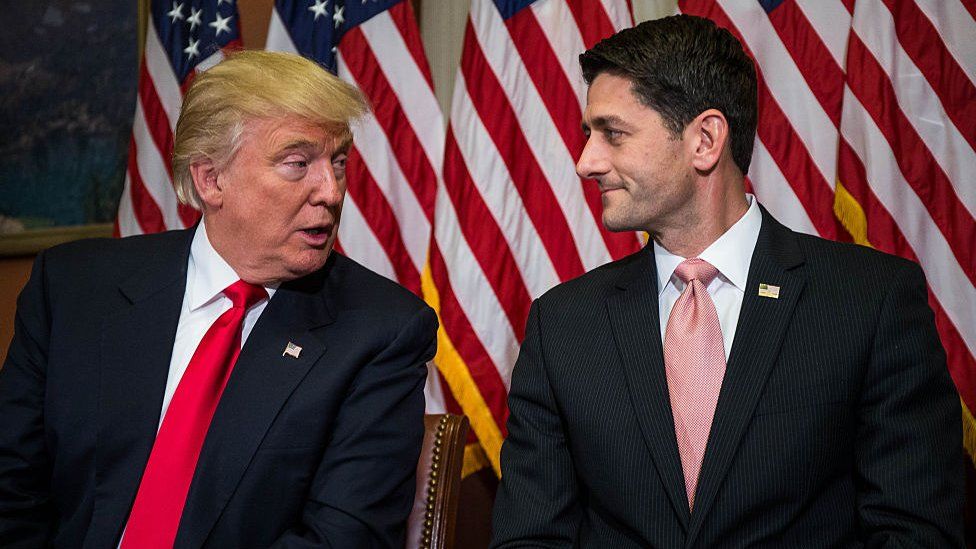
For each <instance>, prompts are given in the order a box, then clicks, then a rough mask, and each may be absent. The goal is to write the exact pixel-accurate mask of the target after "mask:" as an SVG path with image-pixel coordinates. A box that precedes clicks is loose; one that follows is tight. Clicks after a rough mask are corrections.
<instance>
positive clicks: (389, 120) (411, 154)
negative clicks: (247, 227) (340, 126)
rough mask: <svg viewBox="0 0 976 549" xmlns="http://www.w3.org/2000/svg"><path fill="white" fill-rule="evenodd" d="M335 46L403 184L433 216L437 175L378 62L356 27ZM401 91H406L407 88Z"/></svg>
mask: <svg viewBox="0 0 976 549" xmlns="http://www.w3.org/2000/svg"><path fill="white" fill-rule="evenodd" d="M339 49H340V50H341V52H342V58H343V60H345V62H346V66H347V68H348V69H349V72H350V73H352V76H353V78H354V79H355V80H356V83H357V84H359V87H360V89H362V90H363V91H364V92H365V93H366V95H367V96H368V97H369V100H370V103H372V105H373V114H374V115H375V116H376V121H377V122H378V123H379V125H380V127H382V128H383V133H385V134H386V136H387V139H388V140H389V142H390V148H391V150H392V151H393V155H394V157H395V158H396V160H397V164H399V165H400V170H401V171H402V172H403V175H404V176H405V177H406V179H407V183H408V184H409V185H410V188H411V189H413V193H414V195H415V196H416V197H417V201H418V202H420V205H421V207H422V208H423V210H424V214H425V215H426V216H427V219H428V220H431V219H433V217H434V197H435V196H436V193H437V187H436V185H437V176H436V175H435V173H434V168H433V167H432V166H431V165H430V163H429V162H428V160H427V156H426V155H425V154H424V152H423V151H424V149H423V146H422V145H421V144H420V139H419V138H418V136H417V133H416V131H415V128H413V127H412V126H411V125H410V123H409V120H408V119H407V116H406V114H405V113H404V112H403V106H402V105H401V104H400V100H399V98H398V97H397V95H396V93H395V92H394V90H393V88H392V87H391V86H390V82H389V81H388V80H387V79H386V75H385V74H384V73H383V71H382V70H381V69H380V64H379V62H378V61H377V60H376V56H375V55H374V54H373V50H372V48H371V47H370V45H369V42H368V41H367V40H366V36H365V35H364V34H363V31H362V30H361V29H360V28H359V27H355V28H353V29H351V30H350V31H349V32H347V33H346V34H345V36H343V39H342V43H341V44H340V45H339ZM401 91H402V92H404V93H409V92H410V90H401ZM431 93H433V92H431Z"/></svg>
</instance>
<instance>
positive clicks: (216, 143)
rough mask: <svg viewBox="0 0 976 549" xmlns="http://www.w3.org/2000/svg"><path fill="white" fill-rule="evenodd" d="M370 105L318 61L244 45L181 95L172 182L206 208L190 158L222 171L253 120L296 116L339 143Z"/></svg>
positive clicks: (188, 199)
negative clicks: (243, 47)
mask: <svg viewBox="0 0 976 549" xmlns="http://www.w3.org/2000/svg"><path fill="white" fill-rule="evenodd" d="M368 111H369V106H368V105H367V103H366V100H365V98H364V97H363V95H362V93H361V92H360V91H359V90H358V89H357V88H355V87H354V86H352V85H350V84H347V83H346V82H343V81H342V80H340V79H339V78H338V77H336V76H334V75H332V74H330V73H329V72H328V71H326V70H325V69H324V68H322V67H321V66H319V65H318V64H316V63H315V62H314V61H310V60H308V59H305V58H304V57H301V56H298V55H294V54H290V53H282V52H270V51H255V50H245V51H240V52H237V53H233V54H231V55H229V56H228V57H227V58H226V59H224V60H223V61H221V62H220V63H218V64H217V65H215V66H213V67H212V68H210V69H209V70H207V71H205V72H203V73H201V74H199V75H197V77H196V79H195V80H194V81H193V84H192V85H191V86H190V89H189V90H188V91H187V92H186V96H185V97H184V98H183V108H182V110H181V111H180V118H179V120H178V121H177V123H176V133H175V134H174V136H173V184H174V186H175V187H176V196H177V197H178V198H179V200H180V202H182V203H184V204H189V205H190V206H193V207H194V208H197V209H200V208H201V201H200V196H199V195H198V194H197V191H196V188H195V187H194V185H193V178H192V177H191V176H190V164H192V163H193V162H196V161H198V160H202V159H209V160H210V161H212V162H213V163H214V165H215V166H216V167H217V168H218V169H222V168H223V167H224V166H226V165H227V163H228V162H230V160H231V159H232V158H233V157H234V154H235V153H236V152H237V150H238V149H239V148H240V145H241V138H242V135H243V133H244V124H245V123H246V122H247V121H249V120H255V119H262V118H282V117H286V116H297V117H299V118H301V119H303V120H306V121H308V122H310V123H312V124H314V125H316V126H321V127H324V128H327V129H328V130H329V131H330V132H331V133H332V134H333V135H335V137H336V139H337V140H338V141H339V142H348V141H350V140H351V139H352V133H351V131H350V129H349V125H350V124H351V123H352V122H353V121H354V120H355V119H357V118H360V117H362V116H364V115H365V114H366V113H367V112H368Z"/></svg>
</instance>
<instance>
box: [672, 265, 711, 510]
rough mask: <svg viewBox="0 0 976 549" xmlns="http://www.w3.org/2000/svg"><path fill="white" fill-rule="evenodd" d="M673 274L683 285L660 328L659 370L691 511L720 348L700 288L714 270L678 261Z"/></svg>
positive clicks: (707, 299) (706, 298)
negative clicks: (661, 368) (661, 356)
mask: <svg viewBox="0 0 976 549" xmlns="http://www.w3.org/2000/svg"><path fill="white" fill-rule="evenodd" d="M674 273H675V275H676V276H677V277H678V278H680V279H681V280H683V281H684V282H685V283H686V284H687V286H685V290H684V291H683V292H681V296H680V297H679V298H678V300H677V301H675V303H674V308H673V309H671V316H670V317H669V318H668V327H667V328H666V329H665V330H664V369H665V372H666V373H667V377H668V392H669V394H670V397H671V413H672V415H673V416H674V435H675V438H676V439H677V442H678V453H679V454H680V455H681V468H682V470H683V471H684V476H685V491H686V492H687V494H688V506H689V508H692V507H694V501H695V490H696V488H697V487H698V475H699V473H700V472H701V466H702V460H703V458H704V457H705V445H706V444H707V443H708V433H709V431H710V430H711V428H712V418H713V416H714V415H715V404H716V403H717V402H718V394H719V391H720V390H721V389H722V378H724V377H725V347H724V346H723V344H722V328H721V327H720V325H719V323H718V312H717V311H716V310H715V303H713V302H712V298H711V297H710V296H709V295H708V290H706V289H705V288H706V287H707V286H708V284H709V283H710V282H711V281H712V279H714V278H715V277H716V276H717V275H718V270H717V269H716V268H715V267H713V266H712V265H711V264H709V263H708V262H706V261H703V260H701V259H698V258H695V259H686V260H685V261H682V262H681V264H680V265H678V268H677V269H675V271H674Z"/></svg>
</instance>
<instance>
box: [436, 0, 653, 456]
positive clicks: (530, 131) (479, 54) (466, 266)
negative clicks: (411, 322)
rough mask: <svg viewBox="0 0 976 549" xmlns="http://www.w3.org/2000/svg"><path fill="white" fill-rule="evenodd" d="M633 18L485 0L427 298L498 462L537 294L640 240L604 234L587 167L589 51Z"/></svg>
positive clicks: (575, 4) (455, 115)
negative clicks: (578, 167) (582, 166)
mask: <svg viewBox="0 0 976 549" xmlns="http://www.w3.org/2000/svg"><path fill="white" fill-rule="evenodd" d="M631 24H632V19H631V15H630V9H629V5H628V4H627V3H626V2H624V1H622V0H536V1H530V0H522V1H511V0H496V1H492V0H474V1H473V2H472V3H471V12H470V16H469V19H468V21H467V27H466V30H465V36H464V45H463V50H462V54H461V68H460V70H459V72H458V75H457V80H456V83H455V86H454V100H453V105H452V108H451V119H450V125H449V127H448V130H447V144H446V150H445V157H444V178H443V183H442V184H441V185H439V187H438V189H437V200H436V206H435V214H434V239H433V243H432V245H431V250H430V263H431V269H430V275H431V276H430V277H429V278H428V277H425V280H424V295H425V297H426V298H427V299H428V301H429V302H430V303H431V304H432V305H434V306H435V309H437V310H438V313H439V316H440V321H441V331H440V333H439V338H438V351H437V358H436V359H435V360H436V361H437V364H438V367H439V368H440V371H441V373H442V375H443V376H444V378H445V379H446V380H447V382H448V385H449V386H450V388H451V390H452V392H453V395H454V397H455V398H456V399H457V401H458V402H459V403H460V404H461V407H462V408H463V409H464V412H465V413H466V414H467V416H468V417H469V419H470V420H471V426H472V430H473V431H474V432H475V433H476V434H477V436H478V438H479V440H480V442H481V444H482V447H483V448H484V450H485V454H486V455H487V457H488V460H489V461H490V463H491V464H492V465H493V466H494V468H495V470H496V471H497V470H498V456H499V451H500V449H501V443H502V439H503V438H504V436H505V422H506V419H507V416H508V408H507V405H506V399H507V392H508V386H509V380H510V378H511V369H512V366H513V365H514V364H515V359H516V356H517V354H518V346H519V342H520V341H521V340H522V337H523V335H524V330H525V319H526V315H527V313H528V309H529V305H530V303H531V301H532V299H534V298H536V297H539V295H541V294H542V293H543V292H545V291H546V290H548V289H549V288H551V287H552V286H554V285H556V284H558V283H560V282H562V281H565V280H567V279H569V278H573V277H575V276H578V275H581V274H583V273H584V272H585V271H587V270H589V269H592V268H594V267H597V266H599V265H601V264H603V263H606V262H608V261H610V260H612V259H616V258H619V257H622V256H624V255H627V254H629V253H631V252H634V251H636V250H637V249H638V248H639V244H640V243H639V240H638V238H637V235H636V234H634V233H626V234H613V233H609V232H608V231H606V230H605V229H604V227H603V224H602V222H601V220H600V219H601V205H600V198H599V194H598V192H597V189H596V185H595V184H594V183H593V182H587V181H582V180H580V178H579V177H578V176H577V175H576V173H575V167H574V166H575V160H576V158H578V157H579V154H580V152H581V151H582V148H583V144H584V137H583V134H582V132H581V130H580V122H581V117H582V110H583V108H584V106H585V101H586V89H585V85H584V83H583V81H582V78H581V76H580V71H579V68H578V61H577V57H578V56H579V54H580V53H581V52H583V51H584V50H585V49H587V48H589V47H590V46H593V45H594V44H595V43H596V42H598V41H599V40H600V39H602V38H605V37H607V36H609V35H611V34H613V33H614V32H616V31H618V30H620V29H623V28H625V27H628V26H630V25H631ZM466 465H467V466H468V467H470V465H471V464H470V463H469V464H466Z"/></svg>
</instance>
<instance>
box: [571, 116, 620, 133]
mask: <svg viewBox="0 0 976 549" xmlns="http://www.w3.org/2000/svg"><path fill="white" fill-rule="evenodd" d="M622 125H625V123H624V119H623V118H620V117H619V116H617V115H614V114H608V115H604V116H597V117H595V118H593V123H592V124H587V123H586V122H583V123H582V124H581V127H582V128H583V130H584V131H586V130H588V129H590V128H595V129H600V128H605V127H607V126H622Z"/></svg>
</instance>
